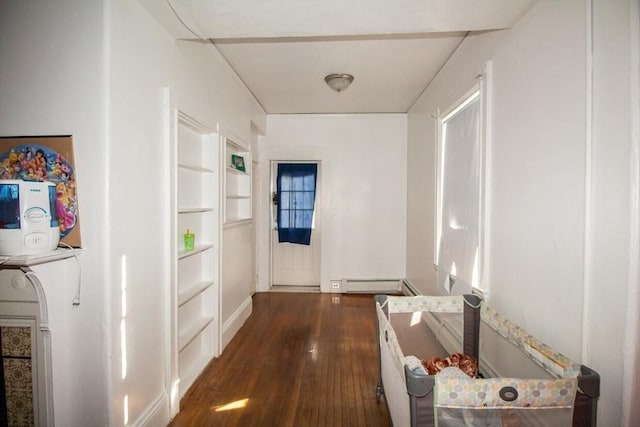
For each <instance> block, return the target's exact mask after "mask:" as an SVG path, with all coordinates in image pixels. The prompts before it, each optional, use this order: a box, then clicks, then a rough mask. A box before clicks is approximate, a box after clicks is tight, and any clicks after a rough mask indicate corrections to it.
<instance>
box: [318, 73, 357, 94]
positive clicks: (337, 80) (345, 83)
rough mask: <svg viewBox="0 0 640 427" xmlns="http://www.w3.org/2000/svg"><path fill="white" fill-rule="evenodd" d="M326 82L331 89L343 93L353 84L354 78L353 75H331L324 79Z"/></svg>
mask: <svg viewBox="0 0 640 427" xmlns="http://www.w3.org/2000/svg"><path fill="white" fill-rule="evenodd" d="M324 81H325V82H326V83H327V84H328V85H329V87H330V88H331V89H333V90H335V91H336V92H341V91H343V90H345V89H346V88H348V87H349V85H350V84H351V83H352V82H353V76H352V75H351V74H329V75H328V76H326V77H325V78H324Z"/></svg>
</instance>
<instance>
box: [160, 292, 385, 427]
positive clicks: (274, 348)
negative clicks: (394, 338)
mask: <svg viewBox="0 0 640 427" xmlns="http://www.w3.org/2000/svg"><path fill="white" fill-rule="evenodd" d="M377 366H378V362H377V350H376V326H375V310H374V302H373V297H372V296H371V295H346V294H312V293H275V292H272V293H258V294H256V295H255V296H254V297H253V314H252V315H251V317H250V318H249V320H248V321H247V322H246V324H245V325H244V326H243V327H242V329H241V330H240V331H239V332H238V334H237V335H236V336H235V337H234V338H233V340H232V341H231V343H230V344H229V345H228V346H227V348H226V349H225V351H224V353H223V354H222V356H220V357H219V358H217V359H214V360H213V361H212V362H211V363H210V365H209V366H208V368H207V369H206V370H205V372H204V373H203V374H202V376H201V377H200V378H199V379H198V380H197V381H196V382H195V383H194V386H193V388H192V389H191V390H190V391H189V392H188V393H187V394H186V395H185V397H184V399H183V400H182V402H181V405H180V406H181V412H180V413H179V414H178V415H177V416H176V417H175V419H174V420H173V421H172V423H171V424H170V425H171V426H173V427H180V426H387V425H389V418H388V414H387V409H386V407H385V402H384V400H381V401H380V402H377V401H376V398H375V387H376V383H377V379H378V372H377V369H378V368H377Z"/></svg>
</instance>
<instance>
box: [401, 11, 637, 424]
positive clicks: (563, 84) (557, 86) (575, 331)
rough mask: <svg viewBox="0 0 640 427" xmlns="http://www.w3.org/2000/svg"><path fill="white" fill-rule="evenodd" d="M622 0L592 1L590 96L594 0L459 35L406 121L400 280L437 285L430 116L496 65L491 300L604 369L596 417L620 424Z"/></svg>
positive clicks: (625, 265)
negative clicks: (502, 27) (485, 67)
mask: <svg viewBox="0 0 640 427" xmlns="http://www.w3.org/2000/svg"><path fill="white" fill-rule="evenodd" d="M629 4H630V3H629V2H604V1H602V2H599V1H596V2H595V6H594V26H593V35H594V56H593V64H594V74H593V103H592V102H591V93H592V92H591V90H590V89H589V87H590V85H589V79H588V75H589V73H590V71H589V67H588V64H589V61H590V54H589V53H588V52H589V49H588V46H589V43H590V31H591V28H592V27H591V25H590V24H589V17H590V16H591V14H590V11H589V8H590V5H589V3H586V2H554V1H542V2H540V3H539V4H538V5H537V6H535V7H534V8H533V9H532V10H531V11H530V12H529V13H528V14H527V15H526V16H525V17H523V19H522V20H521V21H520V22H518V23H517V24H516V25H515V26H514V28H512V29H511V30H509V31H502V32H495V33H487V34H482V35H472V36H470V37H468V38H467V39H466V40H465V42H464V43H463V44H462V45H461V47H460V48H459V49H458V51H457V52H456V54H455V55H454V56H453V57H452V58H451V59H450V61H449V62H448V63H447V64H446V65H445V67H444V68H443V69H442V71H441V72H440V73H439V75H438V76H437V77H436V78H435V79H434V81H433V82H432V83H431V85H430V86H429V88H428V89H427V90H426V91H425V93H424V94H423V95H422V96H421V98H420V99H419V100H418V102H417V103H416V105H415V106H414V107H413V108H412V110H411V111H410V114H409V125H408V128H409V144H408V152H409V159H410V161H409V166H408V168H409V179H408V180H409V189H408V194H409V200H408V206H409V208H408V235H409V236H411V237H410V238H409V240H408V249H407V253H408V256H407V276H408V278H409V279H410V280H411V282H412V283H414V284H415V285H416V286H417V287H418V288H419V289H420V290H421V291H422V292H423V293H426V294H434V293H436V294H441V293H442V292H443V290H442V289H441V288H440V287H439V286H437V285H436V283H435V272H434V270H433V268H432V267H430V266H427V265H430V264H431V261H432V259H433V211H434V202H433V201H434V197H433V196H434V191H435V188H434V187H435V182H434V179H433V168H434V167H435V157H434V154H433V152H434V147H435V143H436V142H435V137H434V135H435V128H434V125H435V121H434V119H433V118H432V117H430V114H431V113H433V112H435V110H436V109H437V108H440V109H446V108H447V107H449V105H450V104H451V102H453V100H455V99H457V98H458V97H459V96H460V95H461V94H462V93H463V92H464V90H466V89H467V88H469V87H470V86H471V85H472V84H473V83H474V76H475V75H476V74H478V73H479V72H480V70H481V67H482V64H483V63H484V62H485V61H486V60H490V59H491V60H492V61H493V70H494V73H493V91H492V96H493V110H492V115H493V116H492V117H493V119H492V122H491V123H492V139H491V141H490V146H489V164H488V170H487V178H488V186H489V205H488V212H489V217H488V223H489V227H488V228H487V229H486V230H485V231H486V233H487V235H488V238H489V241H490V244H489V248H488V249H489V250H488V252H489V253H488V254H487V255H488V257H489V261H488V267H489V268H488V271H485V283H486V285H487V286H488V290H489V291H488V294H487V299H488V302H489V303H490V304H491V305H492V306H494V307H495V308H496V309H498V310H499V311H500V312H502V313H503V314H505V315H506V316H507V317H508V318H510V319H511V320H512V321H514V322H515V323H517V324H519V325H521V326H523V327H524V328H525V329H527V330H528V331H529V332H530V333H532V334H533V335H535V336H537V337H539V338H540V339H542V340H543V341H545V342H546V343H548V344H549V345H551V346H552V347H554V348H556V349H557V350H559V351H561V352H563V353H565V354H566V355H567V356H569V357H571V358H574V359H575V360H578V361H581V362H583V363H585V364H587V365H588V366H590V367H591V368H593V369H595V370H596V371H598V372H599V373H600V374H601V376H602V384H601V396H602V397H601V399H600V401H599V407H598V411H599V425H621V418H620V414H621V405H620V402H621V399H622V394H621V392H622V368H621V367H622V356H623V343H624V327H623V325H624V324H625V315H626V313H625V307H626V301H625V299H626V295H627V292H628V285H629V281H628V273H629V257H628V255H627V254H628V253H629V216H628V214H629V211H630V206H629V202H630V200H629V199H630V197H629V196H630V189H629V188H630V178H629V168H630V164H629V158H630V151H631V148H630V144H629V140H630V125H629V105H630V99H629V81H630V76H631V75H632V73H631V67H630V61H629V52H630V46H629V40H630V36H629V31H628V28H629V18H628V16H629ZM635 78H637V76H636V77H635ZM592 106H593V109H592ZM591 114H592V115H591ZM591 117H592V118H593V121H592V122H591ZM592 124H593V127H592ZM592 129H593V134H591V130H592ZM425 184H426V185H425ZM425 187H426V188H425ZM635 262H636V263H637V261H635ZM635 286H637V284H636V285H635ZM459 291H462V290H459ZM613 307H615V309H613Z"/></svg>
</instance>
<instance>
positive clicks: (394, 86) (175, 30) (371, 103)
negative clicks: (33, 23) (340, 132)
mask: <svg viewBox="0 0 640 427" xmlns="http://www.w3.org/2000/svg"><path fill="white" fill-rule="evenodd" d="M535 1H537V0H164V1H158V0H140V2H141V3H142V4H143V5H144V6H145V7H146V8H147V10H149V12H150V13H151V14H152V15H153V16H154V17H155V18H156V19H157V20H158V21H159V22H161V23H162V24H163V25H164V26H165V27H166V28H167V29H168V30H169V31H170V32H171V34H172V35H173V36H174V37H176V38H178V39H205V40H206V39H209V40H210V41H211V42H212V43H214V44H215V46H216V47H217V49H218V50H219V51H220V53H221V54H222V55H223V56H224V57H225V58H226V60H227V61H228V62H229V64H230V65H231V67H232V68H233V69H234V70H235V71H236V73H237V74H238V76H239V77H240V79H242V81H244V83H245V84H246V86H247V87H248V88H249V90H250V91H251V92H252V93H253V94H254V96H255V97H256V99H257V100H258V102H259V103H260V104H261V105H262V106H263V108H264V109H265V111H266V112H267V113H269V114H278V113H285V114H286V113H375V112H383V113H387V112H402V113H404V112H406V111H408V109H409V108H410V107H411V105H412V104H413V103H414V102H415V100H416V99H417V98H418V96H420V94H421V93H422V92H423V91H424V89H425V88H426V87H427V86H428V84H429V82H430V81H431V79H432V78H433V77H434V76H435V75H436V73H437V72H438V70H439V69H440V67H441V66H442V65H443V64H444V63H445V62H446V61H447V59H448V58H449V57H450V56H451V54H452V53H453V52H454V51H455V49H456V48H457V47H458V46H459V44H460V43H461V42H462V40H463V39H464V37H465V35H466V34H467V33H468V32H472V31H486V30H494V29H504V28H509V27H511V26H512V25H513V24H514V23H515V22H516V21H517V20H518V19H519V18H520V17H521V16H522V15H523V14H524V13H526V12H527V11H528V10H529V9H530V8H531V7H532V5H533V4H534V3H535ZM330 73H350V74H353V76H354V77H355V80H354V82H353V84H352V85H351V86H350V87H349V88H348V89H346V90H345V91H343V92H340V93H337V92H334V91H332V90H331V89H329V88H328V87H327V86H326V84H325V83H324V76H325V75H327V74H330Z"/></svg>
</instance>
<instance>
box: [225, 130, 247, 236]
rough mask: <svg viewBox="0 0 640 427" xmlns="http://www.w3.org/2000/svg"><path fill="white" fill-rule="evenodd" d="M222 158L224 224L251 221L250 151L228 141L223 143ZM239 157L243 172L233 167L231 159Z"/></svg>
mask: <svg viewBox="0 0 640 427" xmlns="http://www.w3.org/2000/svg"><path fill="white" fill-rule="evenodd" d="M223 147H224V156H223V161H224V163H223V164H222V167H223V168H224V170H225V174H224V175H225V183H224V202H225V206H224V223H225V224H229V223H238V222H240V221H246V220H251V217H252V215H253V213H252V208H251V191H252V189H251V184H252V182H251V181H252V178H251V172H252V171H251V166H252V163H251V151H250V149H249V148H245V147H244V146H243V145H242V144H237V143H235V142H234V141H232V140H230V139H226V138H225V141H224V146H223ZM233 156H241V157H242V158H243V159H244V167H245V170H244V171H241V170H238V169H236V168H235V167H233V166H230V165H233V162H232V157H233Z"/></svg>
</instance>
